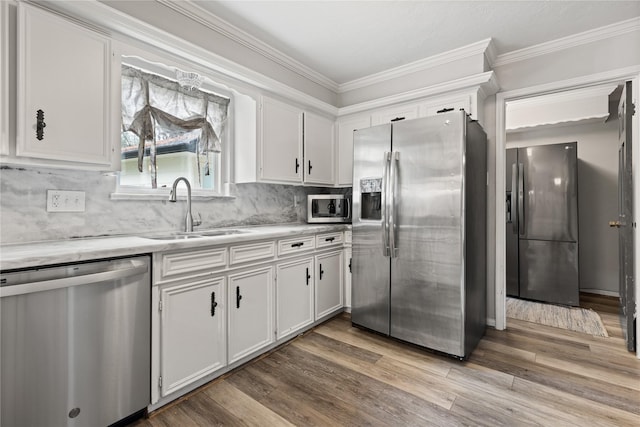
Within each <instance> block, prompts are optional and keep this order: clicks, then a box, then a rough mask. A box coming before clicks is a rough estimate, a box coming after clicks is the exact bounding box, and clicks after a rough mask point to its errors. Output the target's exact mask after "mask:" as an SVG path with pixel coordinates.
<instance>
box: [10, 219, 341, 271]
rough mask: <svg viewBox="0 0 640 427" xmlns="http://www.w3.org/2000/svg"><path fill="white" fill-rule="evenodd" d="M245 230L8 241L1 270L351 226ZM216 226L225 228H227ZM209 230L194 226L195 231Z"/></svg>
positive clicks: (270, 237)
mask: <svg viewBox="0 0 640 427" xmlns="http://www.w3.org/2000/svg"><path fill="white" fill-rule="evenodd" d="M229 228H230V229H233V230H242V232H241V233H238V234H228V235H219V236H202V237H198V238H192V239H178V240H157V239H153V237H158V236H167V235H171V234H172V232H171V231H167V232H154V233H143V234H140V235H126V236H111V237H96V238H83V239H68V240H58V241H43V242H29V243H18V244H8V245H1V246H0V270H2V271H6V270H14V269H19V268H30V267H40V266H45V265H54V264H63V263H70V262H78V261H89V260H94V259H103V258H112V257H120V256H128V255H137V254H145V253H153V252H162V251H168V250H175V249H188V248H198V247H205V246H216V245H228V244H236V243H243V242H250V241H256V240H266V239H275V238H284V237H295V236H299V235H304V234H316V233H323V232H331V231H344V230H349V229H350V228H351V226H350V225H347V224H337V225H336V224H277V225H263V226H254V227H229ZM214 230H225V229H223V228H220V229H214ZM207 231H209V230H198V229H196V230H194V232H193V234H198V233H203V232H207Z"/></svg>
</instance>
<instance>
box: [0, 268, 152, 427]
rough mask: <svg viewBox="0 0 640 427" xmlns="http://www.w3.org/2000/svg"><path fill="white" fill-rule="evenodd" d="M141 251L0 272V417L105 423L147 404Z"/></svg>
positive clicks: (22, 421) (145, 272)
mask: <svg viewBox="0 0 640 427" xmlns="http://www.w3.org/2000/svg"><path fill="white" fill-rule="evenodd" d="M149 265H150V261H149V257H148V256H140V257H131V258H122V259H112V260H105V261H98V262H87V263H81V264H74V265H64V266H55V267H47V268H38V269H29V270H21V271H8V272H2V273H0V304H1V306H0V320H1V321H2V323H1V326H0V331H1V335H0V346H1V349H0V351H1V357H2V360H1V362H0V365H1V370H0V374H1V377H0V383H1V384H2V385H1V389H0V391H1V393H2V396H1V397H0V402H1V405H2V406H0V425H1V426H3V427H14V426H91V427H94V426H96V427H99V426H108V425H111V424H113V423H116V422H118V421H120V420H122V419H123V418H127V417H129V416H132V414H133V415H137V414H140V413H141V412H142V411H143V410H145V408H146V407H147V405H149V403H150V388H151V383H150V359H151V355H150V351H151V350H150V349H151V343H150V340H151V334H150V329H151V325H150V317H151V316H150V299H151V283H150V267H149Z"/></svg>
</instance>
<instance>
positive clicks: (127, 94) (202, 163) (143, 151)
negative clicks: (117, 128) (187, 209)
mask: <svg viewBox="0 0 640 427" xmlns="http://www.w3.org/2000/svg"><path fill="white" fill-rule="evenodd" d="M163 74H165V75H159V74H155V73H151V72H147V71H145V70H143V69H142V68H138V67H134V66H130V65H125V64H123V65H122V81H121V84H122V132H121V150H122V151H121V154H122V157H121V172H120V188H121V189H125V188H126V189H127V190H132V189H134V190H135V189H140V188H146V189H156V188H161V187H170V186H171V185H172V184H173V181H174V180H175V179H176V178H178V177H180V176H184V177H186V178H187V179H188V180H189V182H190V183H191V186H192V188H194V189H203V190H210V191H211V190H212V191H214V192H216V193H219V192H220V190H221V185H222V177H223V174H222V165H223V162H222V151H223V150H224V149H226V148H227V147H228V139H229V138H228V131H227V129H226V128H227V121H228V114H229V103H230V99H229V98H228V97H224V96H220V95H217V94H214V93H209V92H207V91H204V90H201V89H197V88H194V87H189V86H187V87H185V86H181V85H180V84H179V83H178V82H177V81H176V80H172V79H170V78H168V77H167V76H166V73H163Z"/></svg>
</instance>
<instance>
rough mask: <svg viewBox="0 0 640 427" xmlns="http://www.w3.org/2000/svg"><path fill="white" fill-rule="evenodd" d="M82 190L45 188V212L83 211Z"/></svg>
mask: <svg viewBox="0 0 640 427" xmlns="http://www.w3.org/2000/svg"><path fill="white" fill-rule="evenodd" d="M84 196H85V194H84V191H67V190H47V212H84Z"/></svg>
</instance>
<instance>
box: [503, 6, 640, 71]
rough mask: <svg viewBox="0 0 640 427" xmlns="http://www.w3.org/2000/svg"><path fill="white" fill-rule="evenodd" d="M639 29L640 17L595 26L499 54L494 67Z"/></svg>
mask: <svg viewBox="0 0 640 427" xmlns="http://www.w3.org/2000/svg"><path fill="white" fill-rule="evenodd" d="M639 30H640V18H632V19H628V20H626V21H621V22H617V23H615V24H611V25H606V26H604V27H599V28H594V29H593V30H589V31H584V32H582V33H577V34H573V35H570V36H567V37H563V38H560V39H556V40H552V41H550V42H546V43H540V44H537V45H535V46H531V47H526V48H524V49H519V50H514V51H513V52H508V53H504V54H502V55H498V56H497V58H496V59H495V61H494V62H493V67H501V66H503V65H507V64H512V63H514V62H519V61H524V60H527V59H532V58H535V57H538V56H542V55H548V54H550V53H553V52H558V51H560V50H564V49H569V48H572V47H576V46H581V45H584V44H588V43H593V42H597V41H599V40H605V39H608V38H611V37H616V36H619V35H623V34H627V33H630V32H633V31H639Z"/></svg>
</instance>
